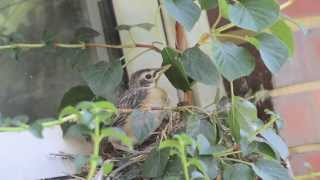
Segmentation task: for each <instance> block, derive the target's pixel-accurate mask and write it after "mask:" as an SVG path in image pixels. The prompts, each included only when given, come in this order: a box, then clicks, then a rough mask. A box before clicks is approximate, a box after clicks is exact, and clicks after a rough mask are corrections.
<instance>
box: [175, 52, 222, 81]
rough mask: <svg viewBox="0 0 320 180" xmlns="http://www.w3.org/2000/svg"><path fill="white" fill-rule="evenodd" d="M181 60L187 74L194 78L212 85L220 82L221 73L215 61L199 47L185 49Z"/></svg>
mask: <svg viewBox="0 0 320 180" xmlns="http://www.w3.org/2000/svg"><path fill="white" fill-rule="evenodd" d="M181 60H182V64H183V66H184V69H185V71H186V73H187V75H188V76H190V77H191V78H192V79H194V80H196V81H199V82H202V83H205V84H211V85H214V84H217V83H218V81H219V74H218V71H217V69H216V67H215V65H214V63H213V61H212V60H211V58H210V57H209V56H208V55H206V54H205V53H204V52H202V51H201V49H200V48H199V47H193V48H189V49H187V50H185V51H184V52H183V54H182V57H181Z"/></svg>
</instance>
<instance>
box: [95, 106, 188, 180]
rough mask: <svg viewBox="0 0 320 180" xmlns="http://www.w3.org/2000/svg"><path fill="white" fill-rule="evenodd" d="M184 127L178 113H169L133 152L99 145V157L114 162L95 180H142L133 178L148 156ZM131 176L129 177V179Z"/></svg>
mask: <svg viewBox="0 0 320 180" xmlns="http://www.w3.org/2000/svg"><path fill="white" fill-rule="evenodd" d="M184 126H185V123H184V121H183V120H182V118H181V113H180V112H170V113H169V115H168V118H165V119H164V120H163V121H162V123H161V125H160V126H159V127H158V128H157V130H156V131H154V132H153V133H152V134H151V135H150V137H148V139H146V140H145V141H144V142H143V143H142V144H140V145H136V146H135V148H134V150H133V151H129V150H128V151H123V150H118V149H115V148H114V147H113V146H112V145H111V143H108V142H103V143H102V144H101V148H100V149H101V156H102V157H103V160H104V161H106V162H110V161H112V162H114V164H115V168H114V170H113V171H112V172H111V173H110V174H109V175H108V176H107V177H104V176H103V172H102V170H100V171H98V173H97V175H96V177H95V180H104V179H106V180H112V179H124V178H125V179H143V178H142V177H134V176H135V175H138V174H141V165H142V162H143V161H144V160H145V158H146V157H147V156H148V154H149V153H150V152H151V151H152V150H153V149H154V148H156V147H157V145H158V144H159V143H160V142H161V140H163V139H166V138H167V137H169V136H170V135H172V134H175V133H176V132H178V131H179V130H182V129H183V128H184ZM130 176H131V177H130Z"/></svg>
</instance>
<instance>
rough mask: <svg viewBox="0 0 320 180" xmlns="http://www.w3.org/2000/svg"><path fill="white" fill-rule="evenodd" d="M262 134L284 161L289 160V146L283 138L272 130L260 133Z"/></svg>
mask: <svg viewBox="0 0 320 180" xmlns="http://www.w3.org/2000/svg"><path fill="white" fill-rule="evenodd" d="M260 134H261V135H262V137H264V138H265V139H266V140H267V142H268V144H270V145H271V147H272V148H273V149H274V150H275V151H276V152H278V153H279V154H280V156H281V158H282V159H287V158H288V156H289V149H288V146H287V145H286V143H285V142H284V141H283V140H282V138H281V137H280V136H279V135H277V134H276V133H275V132H274V131H273V130H272V129H271V128H269V129H266V130H264V131H262V132H260Z"/></svg>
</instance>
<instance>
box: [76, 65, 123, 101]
mask: <svg viewBox="0 0 320 180" xmlns="http://www.w3.org/2000/svg"><path fill="white" fill-rule="evenodd" d="M122 75H123V70H122V66H121V64H120V62H119V61H116V62H105V61H100V62H98V63H96V64H94V65H91V66H89V67H88V68H87V69H86V70H84V71H83V72H82V76H83V78H84V80H85V81H86V82H87V84H88V86H89V87H90V88H91V90H92V91H93V92H94V93H95V94H96V95H97V96H102V97H104V98H106V99H108V98H110V99H112V98H114V97H113V96H114V92H115V91H116V88H117V87H118V86H119V84H120V82H121V80H122Z"/></svg>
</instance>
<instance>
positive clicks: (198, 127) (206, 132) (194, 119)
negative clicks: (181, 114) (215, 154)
mask: <svg viewBox="0 0 320 180" xmlns="http://www.w3.org/2000/svg"><path fill="white" fill-rule="evenodd" d="M186 116H187V117H186V118H185V119H187V124H186V133H187V135H189V136H190V137H192V138H193V139H197V138H198V135H203V136H204V137H205V138H206V139H207V140H208V141H209V142H210V144H211V145H213V144H215V143H216V140H217V130H216V127H215V126H214V125H212V124H211V123H210V122H208V119H207V118H206V117H204V115H200V114H189V113H188V114H186Z"/></svg>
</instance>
